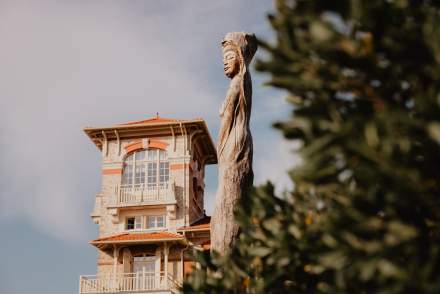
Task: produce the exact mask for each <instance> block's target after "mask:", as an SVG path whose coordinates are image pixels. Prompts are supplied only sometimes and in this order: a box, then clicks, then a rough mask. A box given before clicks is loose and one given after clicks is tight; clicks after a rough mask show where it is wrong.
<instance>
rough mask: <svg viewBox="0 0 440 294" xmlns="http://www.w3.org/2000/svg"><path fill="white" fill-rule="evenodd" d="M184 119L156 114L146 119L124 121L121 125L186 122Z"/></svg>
mask: <svg viewBox="0 0 440 294" xmlns="http://www.w3.org/2000/svg"><path fill="white" fill-rule="evenodd" d="M184 121H185V120H182V119H174V118H165V117H160V116H159V115H156V116H155V117H151V118H147V119H144V120H138V121H131V122H127V123H123V124H121V125H140V124H159V123H175V122H184Z"/></svg>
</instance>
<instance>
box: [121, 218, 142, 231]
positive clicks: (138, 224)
mask: <svg viewBox="0 0 440 294" xmlns="http://www.w3.org/2000/svg"><path fill="white" fill-rule="evenodd" d="M125 228H126V229H127V230H141V229H142V217H141V216H135V217H128V218H127V222H126V226H125Z"/></svg>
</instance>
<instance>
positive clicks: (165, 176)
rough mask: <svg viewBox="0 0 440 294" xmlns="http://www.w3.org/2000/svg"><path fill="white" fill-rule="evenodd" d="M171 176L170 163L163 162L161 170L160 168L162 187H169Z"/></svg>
mask: <svg viewBox="0 0 440 294" xmlns="http://www.w3.org/2000/svg"><path fill="white" fill-rule="evenodd" d="M169 178H170V164H169V163H168V162H161V163H160V170H159V182H160V187H161V188H167V187H168V181H169Z"/></svg>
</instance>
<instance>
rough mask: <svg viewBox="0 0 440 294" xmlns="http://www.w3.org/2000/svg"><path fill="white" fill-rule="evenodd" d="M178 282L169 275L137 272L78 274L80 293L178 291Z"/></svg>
mask: <svg viewBox="0 0 440 294" xmlns="http://www.w3.org/2000/svg"><path fill="white" fill-rule="evenodd" d="M179 287H180V284H179V283H178V282H177V281H176V280H175V279H173V277H171V276H170V275H168V277H165V273H163V272H161V273H160V274H155V273H147V272H139V273H124V274H117V275H116V276H115V275H112V274H109V275H104V276H80V278H79V293H80V294H100V293H138V292H139V291H157V290H162V291H170V292H171V293H178V289H179Z"/></svg>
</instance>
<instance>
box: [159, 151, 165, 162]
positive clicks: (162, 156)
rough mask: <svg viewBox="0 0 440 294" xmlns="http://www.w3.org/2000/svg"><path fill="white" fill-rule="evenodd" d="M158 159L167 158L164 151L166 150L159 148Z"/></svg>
mask: <svg viewBox="0 0 440 294" xmlns="http://www.w3.org/2000/svg"><path fill="white" fill-rule="evenodd" d="M159 159H160V160H164V159H167V153H166V151H163V150H159Z"/></svg>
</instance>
